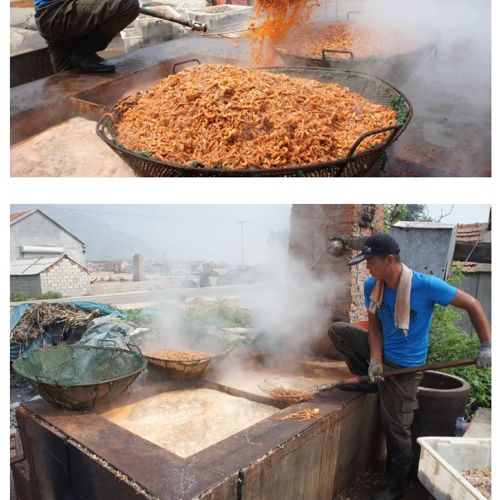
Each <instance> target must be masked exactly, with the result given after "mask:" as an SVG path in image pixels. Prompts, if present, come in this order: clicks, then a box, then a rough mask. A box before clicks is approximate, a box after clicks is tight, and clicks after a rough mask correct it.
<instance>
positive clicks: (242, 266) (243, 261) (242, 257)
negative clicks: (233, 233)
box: [238, 220, 247, 270]
mask: <svg viewBox="0 0 500 500" xmlns="http://www.w3.org/2000/svg"><path fill="white" fill-rule="evenodd" d="M245 222H247V221H246V220H239V221H238V224H240V225H241V269H242V270H243V269H244V267H245V260H244V253H243V224H245Z"/></svg>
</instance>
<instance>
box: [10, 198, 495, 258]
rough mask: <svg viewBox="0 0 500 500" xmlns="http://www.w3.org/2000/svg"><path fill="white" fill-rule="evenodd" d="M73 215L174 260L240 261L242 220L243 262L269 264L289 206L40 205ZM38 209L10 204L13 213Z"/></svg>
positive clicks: (476, 215) (477, 211)
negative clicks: (273, 241) (273, 240)
mask: <svg viewBox="0 0 500 500" xmlns="http://www.w3.org/2000/svg"><path fill="white" fill-rule="evenodd" d="M36 207H38V208H41V209H42V210H43V208H44V207H49V208H50V209H51V210H50V211H51V213H54V212H53V210H54V209H57V210H60V211H61V212H64V213H65V214H71V215H72V216H74V217H79V216H83V215H85V216H88V217H93V218H97V219H99V220H100V221H101V222H104V223H106V224H108V225H109V226H111V227H113V228H114V229H117V230H119V231H122V232H124V233H126V234H130V235H133V236H136V237H138V238H141V239H142V240H143V241H144V242H146V243H147V244H149V245H151V246H152V247H153V248H155V249H158V252H159V254H160V255H161V254H162V253H163V252H165V256H166V258H167V259H168V260H170V259H172V260H173V259H182V260H193V259H204V260H214V261H220V260H224V261H226V262H229V263H232V264H238V263H239V262H240V259H241V224H240V223H239V221H245V222H244V252H245V263H246V264H256V263H259V262H262V261H264V260H266V258H267V255H268V251H269V246H268V238H269V234H270V233H271V231H282V232H287V231H288V230H289V224H290V209H291V205H45V206H44V205H37V206H36ZM31 208H35V206H32V205H12V207H11V211H13V212H15V211H20V210H26V209H31ZM428 208H429V215H430V216H431V217H434V218H435V217H439V216H440V214H441V213H444V214H447V213H448V212H449V211H450V210H451V208H452V206H451V205H428ZM488 212H489V206H487V205H455V206H454V207H453V210H452V212H451V214H450V215H448V216H447V217H444V218H443V219H442V222H443V223H457V222H461V223H467V222H483V221H487V220H488Z"/></svg>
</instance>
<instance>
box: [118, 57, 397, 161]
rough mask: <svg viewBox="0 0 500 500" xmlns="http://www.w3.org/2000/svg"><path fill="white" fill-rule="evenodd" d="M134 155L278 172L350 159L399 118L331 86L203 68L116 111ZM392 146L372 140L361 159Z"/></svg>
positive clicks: (171, 80)
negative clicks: (360, 139)
mask: <svg viewBox="0 0 500 500" xmlns="http://www.w3.org/2000/svg"><path fill="white" fill-rule="evenodd" d="M115 111H116V112H117V113H118V115H119V118H118V119H117V122H116V124H115V127H116V132H117V140H118V141H119V142H120V143H121V144H123V145H124V146H125V147H126V148H128V149H129V150H132V151H138V152H142V153H149V154H151V155H152V156H154V157H155V158H157V159H160V160H164V161H168V162H173V163H176V164H181V165H184V166H195V167H203V168H223V169H231V170H241V169H273V168H280V167H289V166H292V165H294V166H297V165H306V164H311V163H323V162H330V161H333V160H336V159H340V158H344V157H345V156H346V154H347V153H348V152H349V150H350V148H351V147H352V145H353V143H354V142H355V141H356V139H358V137H359V136H360V135H361V134H363V133H364V132H367V131H369V130H373V129H376V128H381V127H386V126H389V125H394V124H395V123H396V112H395V111H394V110H393V109H391V108H388V107H385V106H382V105H378V104H374V103H372V102H370V101H368V100H367V99H365V98H364V97H362V96H361V95H359V94H357V93H355V92H353V91H351V90H349V89H348V88H346V87H341V86H339V85H336V84H333V83H320V82H317V81H313V80H309V79H306V78H298V77H291V76H287V75H283V74H275V73H271V72H266V71H260V70H254V69H245V68H240V67H235V66H226V65H199V66H193V67H191V68H188V69H186V70H184V71H181V72H180V73H178V74H176V75H171V76H169V77H168V78H165V79H164V80H162V81H161V82H160V83H159V84H158V85H156V86H154V87H152V88H150V89H149V90H146V91H143V92H140V93H138V94H135V95H133V96H130V97H127V98H125V99H122V100H121V101H119V103H118V104H117V106H116V107H115ZM385 138H386V133H381V134H377V135H374V136H371V137H368V138H367V139H366V140H365V141H363V143H362V144H361V145H360V147H359V148H358V150H357V152H359V151H362V150H364V149H367V148H370V147H372V146H374V145H376V144H378V143H379V142H381V141H383V140H384V139H385Z"/></svg>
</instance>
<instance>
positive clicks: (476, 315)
mask: <svg viewBox="0 0 500 500" xmlns="http://www.w3.org/2000/svg"><path fill="white" fill-rule="evenodd" d="M451 304H452V305H453V306H455V307H459V308H460V309H464V310H465V311H467V313H468V315H469V318H470V321H471V323H472V325H473V326H474V330H475V331H476V333H477V336H478V337H479V340H480V341H481V343H483V342H491V327H490V322H489V321H488V317H487V316H486V313H485V312H484V309H483V306H482V305H481V303H480V302H479V301H478V300H477V299H475V298H474V297H473V296H472V295H469V294H468V293H465V292H463V291H462V290H457V294H456V295H455V298H454V299H453V300H452V302H451Z"/></svg>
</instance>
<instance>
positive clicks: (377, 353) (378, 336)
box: [368, 311, 383, 361]
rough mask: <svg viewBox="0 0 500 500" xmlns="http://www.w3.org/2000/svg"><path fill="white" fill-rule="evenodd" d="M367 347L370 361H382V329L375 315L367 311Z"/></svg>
mask: <svg viewBox="0 0 500 500" xmlns="http://www.w3.org/2000/svg"><path fill="white" fill-rule="evenodd" d="M368 345H369V346H370V359H375V360H377V361H382V352H383V340H382V327H381V326H380V320H379V319H378V318H377V315H376V314H374V313H372V312H369V311H368Z"/></svg>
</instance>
